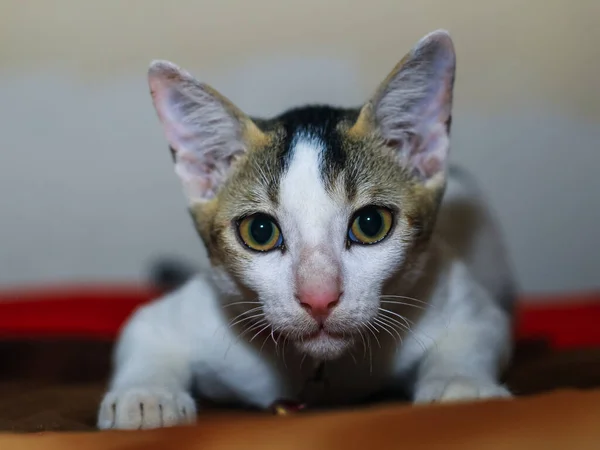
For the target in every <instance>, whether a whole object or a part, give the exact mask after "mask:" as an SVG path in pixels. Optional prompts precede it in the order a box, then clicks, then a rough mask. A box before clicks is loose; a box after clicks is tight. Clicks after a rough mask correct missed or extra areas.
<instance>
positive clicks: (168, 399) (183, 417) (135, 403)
mask: <svg viewBox="0 0 600 450" xmlns="http://www.w3.org/2000/svg"><path fill="white" fill-rule="evenodd" d="M195 420H196V404H195V402H194V399H193V398H192V397H191V396H190V395H189V394H187V393H186V392H173V391H169V390H166V389H161V388H133V389H126V390H122V391H112V392H108V393H107V394H106V395H105V396H104V399H103V400H102V403H101V404H100V411H99V412H98V428H100V429H101V430H107V429H124V430H137V429H146V428H159V427H169V426H175V425H186V424H192V423H194V422H195Z"/></svg>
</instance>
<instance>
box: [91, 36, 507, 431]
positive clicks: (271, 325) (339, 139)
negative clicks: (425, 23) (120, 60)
mask: <svg viewBox="0 0 600 450" xmlns="http://www.w3.org/2000/svg"><path fill="white" fill-rule="evenodd" d="M454 73H455V53H454V47H453V43H452V40H451V38H450V36H449V35H448V33H447V32H445V31H436V32H433V33H431V34H429V35H427V36H425V37H424V38H423V39H422V40H421V41H419V42H418V43H417V45H416V46H415V47H414V48H413V50H412V51H411V52H410V53H409V54H408V55H407V56H406V57H405V58H404V59H403V60H402V61H401V62H400V63H399V64H398V65H397V66H396V68H394V70H393V71H392V72H391V74H390V75H389V76H388V77H387V78H386V79H385V81H384V82H383V83H382V84H381V86H380V87H379V88H378V89H377V91H376V92H375V94H374V95H373V96H372V97H371V99H370V100H369V101H368V102H367V103H366V104H365V105H364V106H363V107H362V109H360V110H350V109H340V108H333V107H328V106H308V107H303V108H298V109H294V110H291V111H288V112H286V113H284V114H282V115H280V116H279V117H276V118H274V119H271V120H262V119H251V118H250V117H248V116H247V115H245V114H244V113H243V112H242V111H240V110H239V109H238V108H237V107H236V106H234V105H233V104H232V103H231V102H230V101H229V100H227V99H226V98H225V97H223V96H222V95H221V94H219V93H218V92H216V91H215V90H214V89H212V88H210V87H209V86H207V85H205V84H202V83H200V82H198V81H197V80H196V79H194V78H193V77H192V76H191V75H190V74H189V73H187V72H185V71H183V70H181V69H180V68H178V67H177V66H175V65H173V64H171V63H168V62H154V63H153V64H152V65H151V67H150V70H149V84H150V90H151V93H152V98H153V102H154V106H155V108H156V111H157V112H158V116H159V119H160V121H161V123H162V125H163V127H164V130H165V133H166V136H167V139H168V142H169V144H170V148H171V151H172V154H173V158H174V163H175V171H176V173H177V174H178V175H179V177H180V178H181V181H182V183H183V188H184V191H185V193H186V195H187V198H188V200H189V207H190V211H191V215H192V217H193V219H194V223H195V226H196V228H197V230H198V232H199V234H200V236H201V238H202V240H203V241H204V244H205V245H206V248H207V250H208V254H209V258H210V261H211V267H212V268H211V270H210V272H204V273H201V274H199V275H197V276H196V277H194V278H193V279H192V280H191V281H189V282H187V283H186V284H185V285H184V286H183V287H181V288H180V289H178V290H177V291H175V292H173V293H170V294H167V295H166V296H164V297H163V298H161V299H159V300H157V301H156V302H154V303H152V304H150V305H147V306H144V307H142V308H140V309H139V310H138V311H137V312H136V313H135V314H134V315H133V316H132V317H131V319H130V320H129V322H128V323H127V324H126V326H125V327H124V329H123V330H122V334H121V336H120V339H119V342H118V346H117V349H116V355H115V364H116V368H115V373H114V376H113V378H112V380H111V384H110V390H109V392H108V393H107V394H106V396H105V398H104V400H103V402H102V404H101V406H100V411H99V418H98V426H99V428H102V429H106V428H153V427H160V426H169V425H175V424H184V423H189V422H192V421H193V420H194V419H195V417H196V404H195V402H194V399H193V398H192V393H193V394H195V395H198V396H199V397H202V398H206V399H209V400H212V401H216V402H219V403H229V402H235V403H238V404H244V405H249V406H254V407H260V408H267V407H269V406H270V405H271V404H272V403H273V402H274V401H276V400H278V399H289V400H294V401H302V402H308V404H309V406H310V405H314V406H315V407H316V406H323V405H324V406H339V405H345V404H349V403H353V402H356V401H360V400H362V399H364V398H367V397H368V396H370V395H372V394H374V393H376V392H379V391H381V390H384V389H390V388H391V389H402V390H404V391H405V392H406V393H407V394H408V395H409V396H410V397H411V398H412V399H413V400H414V402H417V403H426V402H433V401H450V400H461V399H462V400H466V399H478V398H488V397H507V396H510V393H509V391H508V390H507V389H506V388H505V387H504V386H502V385H501V384H500V383H499V375H500V373H501V371H502V370H503V367H504V366H505V364H506V363H507V361H508V359H509V356H510V350H511V339H510V337H511V322H512V319H511V317H512V315H511V309H512V299H513V290H512V280H511V273H510V269H509V266H508V264H507V262H506V256H505V254H504V249H503V246H502V243H501V239H500V237H499V234H498V231H497V228H496V225H495V223H494V220H493V218H492V217H491V214H490V213H489V211H488V210H487V208H486V207H485V203H484V201H483V200H482V199H481V196H480V194H479V193H478V191H477V188H476V187H474V186H473V183H472V181H471V180H470V179H469V178H468V176H467V175H465V174H463V173H461V172H460V171H455V170H451V169H450V168H449V166H448V162H447V159H448V151H449V132H450V122H451V104H452V90H453V84H454Z"/></svg>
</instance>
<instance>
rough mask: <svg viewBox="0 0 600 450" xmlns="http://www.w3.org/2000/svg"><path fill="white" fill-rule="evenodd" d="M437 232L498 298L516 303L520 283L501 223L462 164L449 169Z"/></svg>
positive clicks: (507, 303) (504, 301)
mask: <svg viewBox="0 0 600 450" xmlns="http://www.w3.org/2000/svg"><path fill="white" fill-rule="evenodd" d="M436 235H437V237H438V238H440V239H441V240H443V241H444V242H445V243H446V244H447V245H448V246H450V247H451V248H452V250H453V252H454V253H455V254H456V255H458V257H460V258H461V259H462V260H463V261H465V262H466V263H467V265H468V266H469V267H470V269H471V272H472V273H473V274H474V275H475V277H476V278H477V280H478V281H479V282H480V283H482V284H483V285H484V286H485V287H486V288H487V289H488V290H489V291H491V292H492V294H493V295H494V296H495V297H496V298H499V299H500V300H501V302H502V303H503V304H504V305H505V306H506V307H511V306H512V303H513V300H514V295H515V290H516V285H515V280H514V277H513V272H512V267H511V263H510V261H509V258H508V254H507V250H506V247H505V243H504V237H503V235H502V230H501V227H500V224H499V222H498V220H497V218H496V216H495V214H494V211H493V208H492V207H491V205H490V202H489V199H488V198H486V196H485V195H484V194H483V192H482V191H481V190H480V188H479V185H478V182H477V180H476V179H475V178H474V177H473V176H472V175H471V174H470V173H469V172H468V171H467V170H465V169H464V168H462V167H459V166H451V168H450V170H449V177H448V184H447V187H446V192H445V195H444V199H443V201H442V206H441V208H440V212H439V215H438V219H437V224H436Z"/></svg>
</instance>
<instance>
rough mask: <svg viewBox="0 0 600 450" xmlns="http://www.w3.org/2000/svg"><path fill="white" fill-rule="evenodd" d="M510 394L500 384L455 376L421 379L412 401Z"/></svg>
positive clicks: (475, 398)
mask: <svg viewBox="0 0 600 450" xmlns="http://www.w3.org/2000/svg"><path fill="white" fill-rule="evenodd" d="M511 396H512V395H511V393H510V392H509V390H508V389H506V388H505V387H504V386H501V385H500V384H497V383H494V382H491V381H487V380H479V379H477V378H470V377H460V376H456V377H448V378H433V379H429V380H423V381H421V382H420V383H419V384H418V385H417V390H416V392H415V398H414V402H415V403H433V402H457V401H469V400H478V399H479V400H480V399H486V398H506V397H511Z"/></svg>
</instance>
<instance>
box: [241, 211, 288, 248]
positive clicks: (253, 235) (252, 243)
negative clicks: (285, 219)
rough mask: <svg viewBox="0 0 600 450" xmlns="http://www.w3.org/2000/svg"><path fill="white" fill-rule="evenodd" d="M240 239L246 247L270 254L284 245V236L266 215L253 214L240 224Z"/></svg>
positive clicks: (273, 221)
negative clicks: (269, 252)
mask: <svg viewBox="0 0 600 450" xmlns="http://www.w3.org/2000/svg"><path fill="white" fill-rule="evenodd" d="M238 233H239V236H240V239H241V240H242V242H243V243H244V245H245V246H246V247H248V248H249V249H251V250H256V251H257V252H268V251H270V250H273V249H276V248H280V247H281V246H282V245H283V236H282V234H281V231H280V230H279V227H278V226H277V224H276V223H275V220H274V219H273V218H271V217H270V216H268V215H266V214H261V213H258V214H253V215H251V216H247V217H245V218H243V219H242V220H241V221H240V222H239V223H238Z"/></svg>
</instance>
